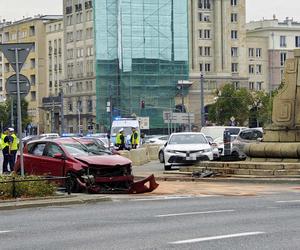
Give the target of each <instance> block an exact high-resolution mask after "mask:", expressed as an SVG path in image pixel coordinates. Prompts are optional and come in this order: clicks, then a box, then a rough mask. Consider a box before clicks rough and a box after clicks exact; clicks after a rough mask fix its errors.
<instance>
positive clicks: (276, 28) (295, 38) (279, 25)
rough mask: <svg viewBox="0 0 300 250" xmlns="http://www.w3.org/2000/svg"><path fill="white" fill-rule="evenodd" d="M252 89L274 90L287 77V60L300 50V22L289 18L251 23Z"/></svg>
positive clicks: (249, 29)
mask: <svg viewBox="0 0 300 250" xmlns="http://www.w3.org/2000/svg"><path fill="white" fill-rule="evenodd" d="M247 45H248V64H249V88H254V89H256V90H265V91H272V90H274V89H276V88H277V87H278V86H279V85H280V83H281V81H282V78H283V75H284V65H285V60H286V59H287V58H292V57H293V50H294V49H296V48H300V23H299V22H295V21H293V19H290V18H287V19H286V20H284V21H279V20H278V19H276V17H275V16H274V17H273V19H271V20H261V21H254V22H250V23H248V24H247Z"/></svg>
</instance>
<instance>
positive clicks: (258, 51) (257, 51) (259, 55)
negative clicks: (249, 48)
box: [256, 48, 261, 57]
mask: <svg viewBox="0 0 300 250" xmlns="http://www.w3.org/2000/svg"><path fill="white" fill-rule="evenodd" d="M256 57H261V48H257V49H256Z"/></svg>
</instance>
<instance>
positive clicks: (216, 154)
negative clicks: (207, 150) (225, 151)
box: [205, 135, 220, 160]
mask: <svg viewBox="0 0 300 250" xmlns="http://www.w3.org/2000/svg"><path fill="white" fill-rule="evenodd" d="M205 137H206V139H207V140H208V142H209V144H210V146H211V148H212V152H213V156H214V160H217V159H219V158H220V153H219V149H218V144H217V143H215V142H214V138H212V137H211V136H208V135H206V136H205Z"/></svg>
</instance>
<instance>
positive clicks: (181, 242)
mask: <svg viewBox="0 0 300 250" xmlns="http://www.w3.org/2000/svg"><path fill="white" fill-rule="evenodd" d="M259 234H265V232H245V233H238V234H227V235H219V236H212V237H203V238H197V239H190V240H180V241H174V242H169V244H175V245H179V244H188V243H196V242H202V241H211V240H221V239H228V238H237V237H246V236H253V235H259Z"/></svg>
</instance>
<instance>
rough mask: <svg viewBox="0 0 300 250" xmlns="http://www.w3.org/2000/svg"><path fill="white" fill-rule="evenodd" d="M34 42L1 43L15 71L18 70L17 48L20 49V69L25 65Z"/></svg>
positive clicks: (1, 47)
mask: <svg viewBox="0 0 300 250" xmlns="http://www.w3.org/2000/svg"><path fill="white" fill-rule="evenodd" d="M33 46H34V43H6V44H4V43H3V44H0V50H1V51H2V53H3V54H4V56H5V57H6V59H7V61H8V63H9V64H10V65H11V66H12V68H13V69H14V71H15V72H16V70H17V68H16V67H17V65H16V49H17V51H18V59H19V60H18V61H19V71H20V70H21V68H22V67H23V65H24V62H25V61H26V58H27V56H28V54H29V53H30V50H31V49H32V48H33Z"/></svg>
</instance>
